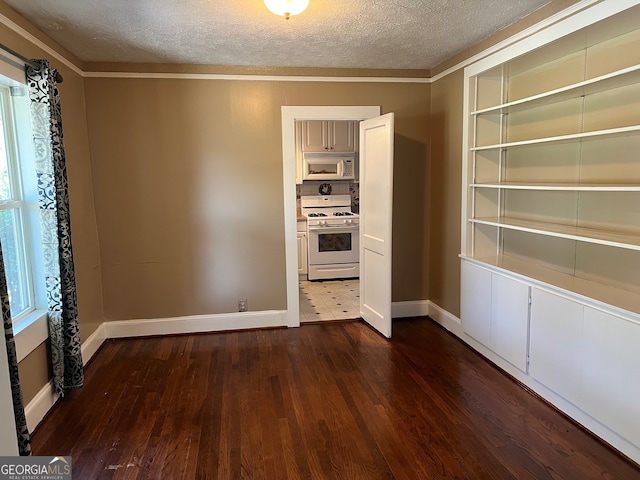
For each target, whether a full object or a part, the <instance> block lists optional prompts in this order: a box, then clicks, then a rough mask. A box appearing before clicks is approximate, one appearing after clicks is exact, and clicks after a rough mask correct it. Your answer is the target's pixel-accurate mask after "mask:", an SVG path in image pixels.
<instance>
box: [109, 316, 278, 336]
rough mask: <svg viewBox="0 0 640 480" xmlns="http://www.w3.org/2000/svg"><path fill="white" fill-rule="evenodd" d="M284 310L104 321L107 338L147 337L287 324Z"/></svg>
mask: <svg viewBox="0 0 640 480" xmlns="http://www.w3.org/2000/svg"><path fill="white" fill-rule="evenodd" d="M285 314H286V311H284V310H269V311H263V312H238V313H224V314H219V315H193V316H189V317H175V318H160V319H143V320H116V321H109V322H104V323H103V325H104V326H105V332H106V338H123V337H145V336H150V335H173V334H181V333H203V332H219V331H224V330H245V329H248V328H267V327H286V326H287V322H286V318H285Z"/></svg>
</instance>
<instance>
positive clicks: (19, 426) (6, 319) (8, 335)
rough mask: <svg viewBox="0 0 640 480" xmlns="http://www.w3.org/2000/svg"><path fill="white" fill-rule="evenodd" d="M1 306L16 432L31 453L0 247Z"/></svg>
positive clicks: (22, 451)
mask: <svg viewBox="0 0 640 480" xmlns="http://www.w3.org/2000/svg"><path fill="white" fill-rule="evenodd" d="M0 307H1V308H2V323H4V338H5V341H6V342H7V357H9V358H8V359H9V378H10V380H11V395H12V396H13V412H14V414H15V417H16V434H17V436H18V450H19V451H20V455H31V436H30V435H29V429H28V428H27V418H26V417H25V415H24V403H23V401H22V388H21V387H20V377H19V376H18V357H17V356H16V343H15V341H14V339H13V325H12V323H11V309H10V308H9V293H8V291H7V277H6V276H5V274H4V259H3V258H2V248H1V247H0Z"/></svg>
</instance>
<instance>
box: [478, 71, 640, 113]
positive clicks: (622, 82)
mask: <svg viewBox="0 0 640 480" xmlns="http://www.w3.org/2000/svg"><path fill="white" fill-rule="evenodd" d="M639 81H640V65H633V66H631V67H628V68H623V69H622V70H617V71H615V72H611V73H607V74H605V75H601V76H599V77H595V78H591V79H589V80H584V81H582V82H579V83H575V84H571V85H567V86H564V87H560V88H557V89H555V90H550V91H548V92H544V93H540V94H538V95H532V96H530V97H526V98H522V99H520V100H514V101H512V102H507V103H503V104H501V105H495V106H492V107H488V108H482V109H479V110H476V111H474V112H471V115H483V114H495V113H501V114H508V113H513V112H516V111H520V110H523V109H528V108H535V107H539V106H542V105H547V104H550V103H557V102H561V101H564V100H569V99H571V98H578V97H581V96H584V95H590V94H593V93H598V92H603V91H606V90H611V89H614V88H619V87H624V86H626V85H631V84H633V83H637V82H639Z"/></svg>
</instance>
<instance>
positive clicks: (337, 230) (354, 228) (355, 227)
mask: <svg viewBox="0 0 640 480" xmlns="http://www.w3.org/2000/svg"><path fill="white" fill-rule="evenodd" d="M309 231H310V232H325V233H354V232H357V231H358V225H345V226H344V227H342V226H340V227H315V226H314V227H309Z"/></svg>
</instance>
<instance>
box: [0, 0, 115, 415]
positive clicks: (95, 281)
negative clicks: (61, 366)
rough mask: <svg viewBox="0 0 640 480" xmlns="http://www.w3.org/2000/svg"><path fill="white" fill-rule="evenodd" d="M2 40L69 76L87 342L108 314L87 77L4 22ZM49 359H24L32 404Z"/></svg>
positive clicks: (76, 244) (70, 164)
mask: <svg viewBox="0 0 640 480" xmlns="http://www.w3.org/2000/svg"><path fill="white" fill-rule="evenodd" d="M0 14H3V15H5V16H7V17H8V18H10V19H12V20H14V21H15V22H16V23H17V24H18V25H19V26H20V27H22V28H24V29H26V30H27V31H28V32H29V33H30V34H32V35H34V36H36V37H38V38H40V39H46V37H45V36H44V35H42V34H40V33H39V32H38V31H37V30H36V29H35V28H33V27H32V26H31V25H29V24H28V23H27V22H26V21H24V19H22V18H21V17H20V16H18V15H17V14H15V12H13V11H12V10H11V9H9V8H8V7H7V6H6V5H5V4H4V3H0ZM0 43H2V44H4V45H6V46H7V47H9V48H11V49H12V50H14V51H16V52H18V53H19V54H21V55H23V56H25V57H27V58H47V59H49V61H50V62H51V64H52V66H53V67H55V68H57V69H58V70H59V71H60V72H61V73H62V75H63V76H64V82H63V83H62V84H60V96H61V104H62V114H63V121H64V144H65V149H66V154H67V175H68V179H69V197H70V208H71V227H72V241H73V248H74V255H75V270H76V280H77V283H78V313H79V318H80V336H81V338H82V340H83V341H84V340H85V339H86V338H87V337H88V336H89V335H91V334H92V333H93V332H94V331H95V330H96V328H97V327H98V325H100V323H102V321H103V314H102V283H101V278H100V277H101V272H100V256H99V246H98V232H97V224H96V216H95V209H94V202H93V189H92V180H91V164H90V161H89V157H90V154H89V142H88V137H87V127H86V118H85V105H84V84H83V79H82V77H80V76H79V75H78V74H77V73H75V72H74V71H73V70H71V69H70V68H68V67H66V66H65V65H64V64H62V63H61V62H59V61H58V60H56V59H55V58H52V57H51V56H50V55H49V54H47V53H46V52H44V51H43V50H42V49H40V48H39V47H37V46H36V45H34V44H33V43H31V42H29V41H27V40H25V39H24V38H22V37H21V36H19V35H18V34H16V33H15V32H13V31H11V30H10V29H8V28H7V27H5V26H4V25H0ZM48 44H49V45H52V46H53V47H54V48H56V50H58V51H62V52H64V50H63V49H61V48H60V47H59V46H56V45H55V44H54V43H53V42H48ZM65 56H66V57H67V58H70V59H72V60H73V56H72V55H70V54H68V53H66V54H65ZM78 64H79V62H78ZM47 358H48V356H47V349H46V345H45V344H42V345H40V346H39V347H38V348H37V349H36V350H34V351H33V352H32V353H31V354H30V355H29V356H28V357H27V358H25V359H24V360H23V361H22V362H20V365H19V371H20V378H21V381H22V384H23V386H24V392H23V394H24V400H25V403H28V402H29V401H30V400H31V399H32V398H33V397H34V396H35V394H36V393H37V392H38V391H39V390H40V389H41V388H42V387H43V386H44V385H45V384H46V382H47V379H48V378H49V365H48V360H47Z"/></svg>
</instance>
